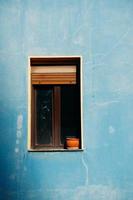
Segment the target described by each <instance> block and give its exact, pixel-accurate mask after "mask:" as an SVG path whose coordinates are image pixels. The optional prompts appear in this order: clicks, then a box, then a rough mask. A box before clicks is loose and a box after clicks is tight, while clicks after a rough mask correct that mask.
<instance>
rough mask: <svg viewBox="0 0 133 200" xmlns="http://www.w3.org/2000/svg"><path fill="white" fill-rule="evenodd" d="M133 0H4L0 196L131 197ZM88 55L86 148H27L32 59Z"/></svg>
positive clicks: (58, 199) (25, 199)
mask: <svg viewBox="0 0 133 200" xmlns="http://www.w3.org/2000/svg"><path fill="white" fill-rule="evenodd" d="M132 18H133V1H132V0H117V1H116V0H111V1H108V0H100V1H98V0H67V1H66V0H43V1H41V0H38V1H32V0H7V1H5V0H1V1H0V27H1V28H0V85H1V90H0V144H1V145H0V200H38V199H41V200H62V199H64V200H65V199H66V200H68V199H69V200H107V199H108V200H133V133H132V132H133V37H132V36H133V20H132ZM30 55H36V56H37V55H42V56H46V55H50V56H51V55H57V56H58V55H65V56H72V55H81V56H82V57H83V130H84V132H83V137H84V148H85V150H84V151H83V152H55V153H54V152H49V153H48V152H47V153H46V152H45V153H43V152H28V151H27V116H28V115H27V112H28V107H27V106H28V105H27V96H28V73H27V68H28V56H30Z"/></svg>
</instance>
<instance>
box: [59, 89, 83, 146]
mask: <svg viewBox="0 0 133 200" xmlns="http://www.w3.org/2000/svg"><path fill="white" fill-rule="evenodd" d="M79 95H80V93H79V88H78V86H76V85H64V86H62V87H61V143H62V144H64V143H65V139H66V137H68V136H74V137H78V138H80V134H81V128H80V96H79Z"/></svg>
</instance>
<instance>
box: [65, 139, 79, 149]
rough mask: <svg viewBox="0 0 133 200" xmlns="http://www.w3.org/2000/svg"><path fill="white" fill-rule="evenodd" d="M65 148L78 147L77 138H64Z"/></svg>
mask: <svg viewBox="0 0 133 200" xmlns="http://www.w3.org/2000/svg"><path fill="white" fill-rule="evenodd" d="M66 146H67V149H79V138H74V137H73V138H71V137H70V138H69V137H68V138H66Z"/></svg>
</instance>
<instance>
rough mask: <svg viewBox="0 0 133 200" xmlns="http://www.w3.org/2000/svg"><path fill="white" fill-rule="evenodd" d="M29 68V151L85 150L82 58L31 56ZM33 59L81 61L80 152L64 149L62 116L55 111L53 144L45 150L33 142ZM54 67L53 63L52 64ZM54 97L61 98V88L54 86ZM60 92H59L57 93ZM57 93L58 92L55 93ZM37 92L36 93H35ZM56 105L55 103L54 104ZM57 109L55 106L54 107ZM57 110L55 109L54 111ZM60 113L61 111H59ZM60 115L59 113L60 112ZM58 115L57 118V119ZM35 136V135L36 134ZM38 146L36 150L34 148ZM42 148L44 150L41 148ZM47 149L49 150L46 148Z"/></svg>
mask: <svg viewBox="0 0 133 200" xmlns="http://www.w3.org/2000/svg"><path fill="white" fill-rule="evenodd" d="M28 59H29V66H28V151H80V150H83V113H82V109H83V108H82V107H83V103H82V102H83V95H82V57H81V56H58V57H57V56H29V58H28ZM32 59H36V60H39V59H40V60H41V59H44V60H45V59H46V60H47V59H48V60H51V61H52V62H54V61H55V60H58V61H57V62H60V63H62V62H63V63H65V61H68V63H69V61H70V63H71V61H72V60H74V61H75V60H76V59H79V61H80V63H79V65H80V69H79V74H80V124H81V138H80V149H78V150H68V149H64V148H63V146H62V144H60V142H59V141H60V139H59V137H60V131H61V130H59V129H61V126H60V121H61V119H60V115H58V114H57V113H55V111H54V113H53V114H54V120H56V122H55V121H54V124H53V125H52V127H54V128H53V130H54V136H55V137H54V138H53V144H51V145H45V148H44V145H40V144H39V145H38V147H37V144H36V145H35V141H33V138H34V136H33V131H32V128H33V127H34V126H33V124H31V123H32V110H31V108H32V109H33V106H32V105H31V102H32V101H31V98H32V99H33V95H34V94H33V86H32V84H31V60H32ZM51 65H52V63H51ZM53 90H54V91H53V95H54V98H60V92H59V90H60V89H59V86H54V85H53ZM57 90H58V92H57ZM55 91H56V92H55ZM34 92H35V91H34ZM54 103H55V102H54ZM58 103H59V99H58ZM56 106H57V107H58V109H60V105H59V104H58V105H56ZM54 107H55V105H54ZM53 110H55V109H53ZM58 111H59V110H58ZM58 113H59V112H58ZM55 115H56V117H55ZM52 121H53V120H52ZM55 124H58V126H56V125H55ZM34 134H35V133H34ZM33 146H34V147H35V146H36V148H34V147H33ZM41 146H42V148H41ZM46 147H47V148H46Z"/></svg>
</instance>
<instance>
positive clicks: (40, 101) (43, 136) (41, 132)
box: [36, 86, 52, 144]
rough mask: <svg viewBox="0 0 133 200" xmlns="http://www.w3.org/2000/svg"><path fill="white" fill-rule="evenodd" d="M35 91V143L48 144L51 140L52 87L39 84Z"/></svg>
mask: <svg viewBox="0 0 133 200" xmlns="http://www.w3.org/2000/svg"><path fill="white" fill-rule="evenodd" d="M36 92H37V93H36V113H37V119H36V129H37V143H38V144H50V143H51V142H52V141H51V140H52V89H51V88H48V87H47V88H45V87H44V86H43V87H41V86H40V87H39V89H37V90H36Z"/></svg>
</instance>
